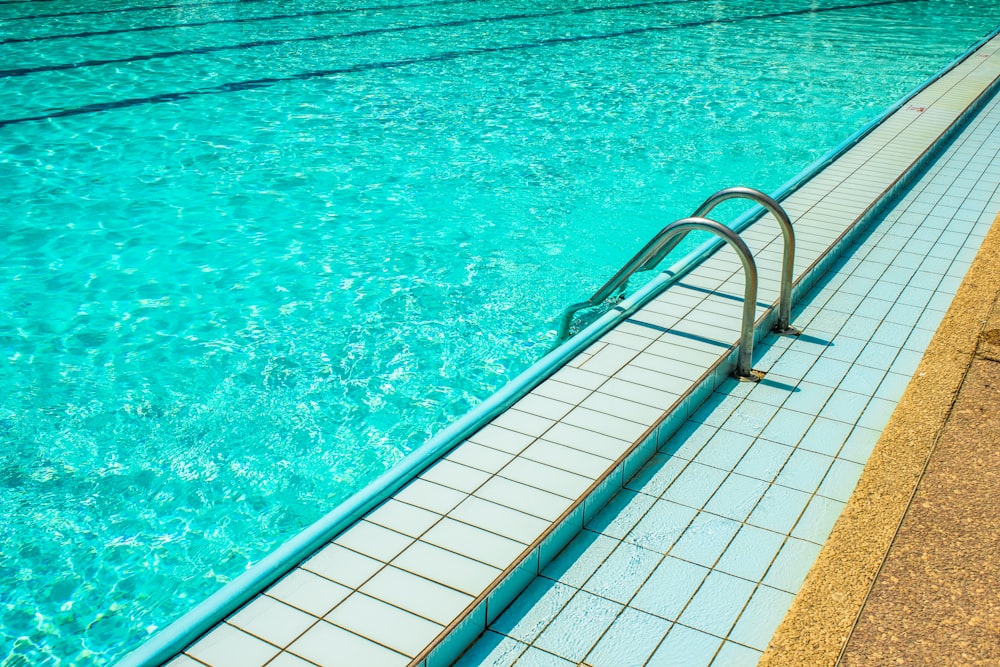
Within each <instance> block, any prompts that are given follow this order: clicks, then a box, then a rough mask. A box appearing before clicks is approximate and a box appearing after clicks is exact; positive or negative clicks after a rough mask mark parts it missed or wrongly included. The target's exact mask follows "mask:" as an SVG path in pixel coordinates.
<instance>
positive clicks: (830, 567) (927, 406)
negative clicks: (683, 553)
mask: <svg viewBox="0 0 1000 667" xmlns="http://www.w3.org/2000/svg"><path fill="white" fill-rule="evenodd" d="M998 300H1000V215H998V216H997V217H996V219H995V220H994V223H993V226H992V227H991V228H990V231H989V232H988V233H987V235H986V238H985V239H984V240H983V244H982V246H981V248H980V250H979V252H978V253H977V255H976V258H975V259H974V260H973V263H972V266H971V267H970V268H969V271H968V273H967V274H966V276H965V278H964V279H963V281H962V283H961V285H960V286H959V289H958V292H957V294H956V295H955V298H954V300H953V301H952V303H951V306H950V307H949V308H948V311H947V313H946V314H945V317H944V320H943V321H942V323H941V325H940V326H939V327H938V330H937V331H936V333H935V334H934V337H933V338H932V339H931V342H930V343H929V345H928V346H927V351H926V352H925V354H924V356H923V358H922V359H921V362H920V365H919V367H918V368H917V371H916V373H914V375H913V378H912V380H911V381H910V383H909V384H908V385H907V388H906V390H905V392H904V394H903V397H902V399H901V400H900V402H899V405H898V406H897V408H896V410H895V411H894V412H893V415H892V418H891V419H890V421H889V424H888V426H886V428H885V430H884V431H883V433H882V436H881V437H880V438H879V440H878V442H877V443H876V445H875V449H874V450H873V451H872V454H871V457H870V458H869V460H868V464H867V465H866V466H865V469H864V472H863V473H862V475H861V478H860V480H859V482H858V485H857V487H856V489H855V491H854V493H853V494H852V495H851V498H850V500H849V501H848V503H847V505H846V507H845V508H844V511H843V513H842V514H841V516H840V519H839V520H838V521H837V523H836V524H835V525H834V528H833V531H832V532H831V534H830V537H829V538H828V539H827V542H826V544H825V545H824V547H823V549H822V550H821V551H820V554H819V557H818V558H817V560H816V563H815V564H814V565H813V567H812V569H811V570H810V571H809V574H808V575H807V577H806V580H805V582H804V583H803V585H802V588H801V589H800V591H799V594H798V595H797V596H796V598H795V600H794V602H793V603H792V606H791V608H790V609H789V611H788V613H787V615H786V616H785V618H784V620H783V621H782V623H781V624H780V625H779V626H778V629H777V630H776V632H775V634H774V636H773V637H772V639H771V642H770V644H769V645H768V648H767V650H766V651H765V653H764V655H763V656H762V658H761V661H760V663H759V664H760V665H761V667H786V666H787V667H798V666H799V665H817V666H819V665H836V664H838V663H839V661H840V659H841V657H842V655H843V652H844V650H845V649H846V647H847V644H848V642H849V640H850V637H851V635H852V633H853V630H854V628H855V625H856V624H857V622H858V619H859V618H860V616H861V613H862V611H863V608H864V605H865V602H866V600H867V598H868V595H869V593H870V591H871V590H872V587H873V586H874V585H875V582H876V579H877V577H878V575H879V571H880V569H881V567H882V565H883V563H884V562H885V560H886V559H887V558H888V556H889V552H890V549H891V547H892V544H893V541H894V539H895V537H896V536H897V534H898V532H899V530H900V527H901V526H902V524H903V521H904V519H905V516H906V513H907V510H908V509H909V507H910V505H911V502H912V500H913V498H914V496H915V494H916V492H917V488H918V485H919V484H920V482H921V480H922V479H923V477H924V474H925V472H926V469H927V464H928V461H929V460H930V457H931V455H932V453H933V451H934V448H935V445H936V444H937V442H938V440H939V438H940V437H941V434H942V431H943V429H944V427H945V425H946V423H947V421H948V419H949V417H950V416H951V414H952V410H953V408H954V406H955V400H956V397H957V396H958V393H959V390H960V389H961V387H962V384H963V382H964V381H965V379H966V376H967V375H968V373H969V369H970V367H971V365H972V363H973V361H974V360H975V358H976V355H977V352H978V350H979V345H980V334H981V333H982V331H983V329H984V327H985V325H986V324H987V323H988V322H990V321H991V317H992V320H993V321H996V314H995V313H996V310H997V304H998ZM929 548H931V547H929ZM911 612H912V613H915V614H917V615H919V613H920V611H919V610H911ZM883 623H885V624H887V625H890V626H891V621H890V620H889V619H885V620H884V621H883Z"/></svg>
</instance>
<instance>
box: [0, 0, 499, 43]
mask: <svg viewBox="0 0 1000 667" xmlns="http://www.w3.org/2000/svg"><path fill="white" fill-rule="evenodd" d="M480 1H481V0H436V1H435V2H424V3H419V4H414V5H383V6H381V7H378V6H375V7H344V8H341V9H316V10H313V11H311V12H299V13H296V14H275V15H273V16H248V17H246V18H236V19H215V20H212V21H192V22H190V23H174V24H171V25H143V26H137V27H134V28H115V29H112V30H91V31H89V32H77V33H73V34H68V35H42V36H40V37H11V38H9V39H0V44H33V43H35V42H45V41H48V40H52V39H77V38H82V37H107V36H108V35H123V34H125V33H130V32H153V31H154V30H175V29H177V28H203V27H205V26H209V25H224V24H232V23H255V22H257V21H261V22H264V21H284V20H286V19H300V18H310V17H313V16H332V15H334V14H354V13H357V12H373V11H383V10H386V9H408V8H410V7H430V6H435V7H437V6H441V5H464V4H468V3H472V2H480Z"/></svg>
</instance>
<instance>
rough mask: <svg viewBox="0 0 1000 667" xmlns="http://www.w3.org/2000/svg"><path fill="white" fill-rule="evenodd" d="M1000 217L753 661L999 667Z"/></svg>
mask: <svg viewBox="0 0 1000 667" xmlns="http://www.w3.org/2000/svg"><path fill="white" fill-rule="evenodd" d="M998 398H1000V217H998V218H997V220H996V221H995V222H994V224H993V228H992V230H991V231H990V233H989V234H988V235H987V237H986V239H985V240H984V243H983V245H982V247H981V249H980V251H979V254H978V255H977V257H976V260H975V261H974V263H973V265H972V267H971V268H970V270H969V273H968V274H967V276H966V278H965V280H964V281H963V283H962V285H961V287H960V288H959V292H958V294H957V295H956V298H955V301H954V302H953V304H952V306H951V308H950V309H949V311H948V313H947V315H946V316H945V319H944V321H943V322H942V324H941V326H940V327H939V329H938V331H937V333H936V334H935V337H934V339H933V340H932V341H931V344H930V345H929V347H928V350H927V353H926V354H925V356H924V359H923V361H922V362H921V365H920V367H919V368H918V370H917V373H916V374H915V375H914V379H913V381H912V382H911V383H910V385H909V387H908V388H907V391H906V393H905V394H904V396H903V399H902V400H901V401H900V404H899V406H898V408H897V410H896V411H895V413H894V414H893V417H892V420H891V421H890V423H889V426H888V427H887V428H886V430H885V432H884V434H883V436H882V438H881V439H880V441H879V442H878V444H877V445H876V448H875V450H874V452H873V453H872V457H871V459H870V461H869V464H868V467H867V468H866V469H865V472H864V474H863V476H862V478H861V480H860V482H859V485H858V488H857V490H856V491H855V493H854V495H853V496H852V498H851V500H850V501H849V503H848V505H847V507H846V508H845V510H844V513H843V515H842V517H841V519H840V521H839V522H838V523H837V525H836V526H835V528H834V531H833V533H832V534H831V536H830V539H829V540H828V542H827V544H826V546H825V547H824V549H823V551H822V552H821V554H820V556H819V559H818V560H817V563H816V565H815V567H814V568H813V570H812V571H811V572H810V574H809V577H808V578H807V580H806V582H805V583H804V585H803V587H802V590H801V592H800V594H799V596H798V597H797V598H796V600H795V602H794V603H793V605H792V608H791V609H790V611H789V613H788V615H787V616H786V617H785V619H784V621H783V623H782V624H781V626H780V627H779V628H778V630H777V632H776V633H775V635H774V637H773V639H772V641H771V644H770V646H769V647H768V650H767V652H766V653H765V654H764V656H763V658H762V660H761V662H760V664H761V665H766V666H768V667H774V666H777V665H789V666H791V665H796V666H799V665H816V666H821V665H845V666H851V667H854V666H861V665H895V664H901V665H929V664H933V665H997V664H1000V592H998V591H1000V512H998V511H997V500H998V499H1000V411H998V410H997V400H998Z"/></svg>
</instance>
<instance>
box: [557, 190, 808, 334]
mask: <svg viewBox="0 0 1000 667" xmlns="http://www.w3.org/2000/svg"><path fill="white" fill-rule="evenodd" d="M728 199H750V200H752V201H754V202H757V203H758V204H760V205H761V206H763V207H764V208H766V209H767V210H768V211H770V213H771V214H772V215H773V216H774V217H775V219H776V220H777V221H778V224H779V226H780V227H781V234H782V237H783V239H784V250H783V254H782V262H781V288H780V297H779V302H778V321H777V323H776V324H775V327H774V331H775V332H777V333H782V334H798V333H799V332H798V330H797V329H795V328H794V327H792V326H791V322H790V321H791V311H792V269H793V266H794V263H795V232H794V230H793V229H792V221H791V219H790V218H789V217H788V214H787V213H786V212H785V210H784V209H783V208H781V205H780V204H778V202H777V201H775V200H774V199H772V198H771V197H769V196H768V195H766V194H764V193H763V192H760V191H759V190H754V189H753V188H747V187H742V186H740V187H734V188H726V189H724V190H719V191H718V192H716V193H715V194H714V195H712V196H711V197H709V198H708V199H706V200H705V201H704V202H703V203H702V204H701V206H699V207H698V209H697V210H696V211H695V212H694V214H693V215H692V216H691V217H692V218H703V217H704V216H706V215H707V214H708V213H709V212H710V211H711V210H712V209H714V208H715V207H716V206H718V205H719V204H720V203H722V202H723V201H726V200H728ZM688 231H690V230H688ZM662 234H663V231H662V230H661V232H660V234H657V235H656V236H655V237H653V239H652V240H650V241H649V243H647V244H646V245H645V246H644V247H643V248H642V250H640V251H639V252H638V253H636V254H635V256H633V257H632V259H630V260H629V261H628V262H627V263H626V264H625V265H624V266H622V268H620V269H618V271H617V272H616V273H615V275H613V276H611V279H610V280H608V281H607V282H606V283H604V285H603V286H601V288H600V289H598V290H597V291H596V292H594V294H593V296H591V297H590V298H589V299H587V300H586V301H582V302H580V303H574V304H572V305H571V306H569V307H567V308H566V310H565V311H563V314H562V317H561V319H560V323H559V332H558V335H557V338H556V340H557V341H563V340H566V339H567V338H569V334H570V327H571V326H572V323H573V316H574V315H575V314H576V313H577V312H579V311H581V310H583V309H585V308H593V307H594V306H597V305H600V304H601V303H603V302H604V301H605V300H607V299H608V297H610V296H611V295H612V294H613V293H614V291H615V290H616V289H621V291H622V292H624V290H625V286H626V285H627V284H628V280H629V278H630V277H632V275H633V274H635V273H638V272H639V271H649V270H652V269H654V268H655V267H656V266H657V265H658V264H659V263H660V262H661V261H663V258H664V257H666V256H667V255H668V254H669V253H670V251H672V250H673V249H674V248H676V247H677V245H678V244H679V243H680V242H681V241H682V240H684V237H685V236H687V234H688V232H687V231H685V232H684V233H682V234H678V235H676V236H674V237H672V239H670V240H668V241H667V242H666V243H663V244H662V246H661V245H660V244H661V243H662V239H661V235H662ZM653 246H657V247H659V249H658V250H651V249H652V248H653Z"/></svg>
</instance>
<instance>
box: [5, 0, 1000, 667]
mask: <svg viewBox="0 0 1000 667" xmlns="http://www.w3.org/2000/svg"><path fill="white" fill-rule="evenodd" d="M154 5H156V6H154ZM157 7H160V8H159V9H158V8H157ZM998 23H1000V7H998V6H996V5H995V3H994V2H991V1H981V2H944V1H938V0H898V1H891V2H875V3H862V2H853V3H851V2H836V1H831V0H824V1H822V2H821V1H819V0H809V1H806V0H767V1H764V2H748V1H744V2H724V1H711V2H710V1H699V0H690V1H687V2H682V1H678V0H664V1H660V2H639V3H635V2H633V3H624V2H622V3H621V4H619V5H608V4H602V3H599V2H590V3H588V2H582V1H580V0H576V1H571V2H564V1H560V2H556V1H555V0H549V1H548V2H528V1H521V2H499V1H495V2H487V1H475V0H438V1H431V2H409V3H403V2H385V1H383V2H381V3H379V2H358V3H356V4H353V5H351V4H347V3H343V2H319V1H316V0H312V1H308V2H307V1H301V2H281V3H279V2H274V1H269V0H257V1H250V0H243V1H226V0H223V1H219V2H211V1H201V2H188V3H177V2H173V3H171V2H169V0H159V1H158V2H155V1H154V0H149V2H148V4H143V5H141V6H140V5H139V4H137V3H131V4H130V3H128V2H120V1H114V2H111V1H108V2H86V3H85V2H82V1H74V0H50V1H46V2H19V1H4V2H0V183H2V184H3V188H0V201H2V211H3V219H2V221H0V229H2V230H3V234H2V237H0V238H2V246H0V247H2V253H3V259H2V262H0V352H2V356H0V359H2V360H3V363H2V364H0V386H3V387H4V391H3V392H2V394H0V438H2V447H0V516H2V517H3V519H2V521H3V526H2V527H3V531H2V534H0V582H3V584H2V585H0V647H3V648H4V649H5V650H4V651H0V664H2V665H3V666H4V667H8V666H12V665H41V664H52V665H57V664H58V665H68V664H92V663H94V664H100V663H104V662H108V661H110V660H112V659H114V658H115V657H117V656H120V655H122V654H123V653H124V652H126V651H128V650H129V649H131V648H133V647H134V646H135V645H137V644H138V643H139V642H141V641H142V639H143V638H144V637H145V636H146V635H147V633H149V632H152V631H154V630H155V629H156V628H159V627H162V626H163V625H165V624H167V623H169V622H170V621H171V620H172V619H174V618H176V617H177V616H179V615H180V614H181V613H183V612H184V611H186V610H187V609H189V608H190V607H191V606H193V605H194V604H196V603H197V602H198V601H200V600H201V599H203V598H204V597H206V596H207V595H208V594H209V593H211V592H212V591H214V590H216V589H217V588H218V587H219V586H220V585H221V584H222V583H224V582H226V581H228V580H230V579H231V578H232V577H233V576H235V575H236V574H238V573H239V572H241V571H243V570H244V569H245V568H246V567H247V566H248V564H250V563H252V562H254V561H255V560H256V559H259V558H260V557H261V555H262V554H264V553H266V552H268V551H269V550H270V549H272V548H274V547H275V546H276V545H277V544H279V543H281V542H282V541H283V540H285V539H287V538H288V537H289V536H290V535H292V534H294V533H295V532H297V531H298V530H299V529H301V528H302V527H303V526H304V525H306V524H308V523H310V522H311V521H313V520H314V519H316V518H318V517H319V516H320V515H322V514H324V513H325V512H326V511H327V510H329V509H330V508H331V507H332V506H334V505H335V504H336V503H337V502H339V501H341V500H343V499H344V498H345V497H347V496H348V495H350V494H351V493H352V492H354V491H356V490H357V489H358V488H360V487H361V486H363V485H364V484H365V482H366V481H368V480H370V479H371V478H373V477H374V476H376V475H377V474H378V473H380V472H382V471H383V470H385V469H386V468H387V467H388V466H390V465H391V464H392V463H393V462H395V461H397V460H399V459H400V458H401V457H402V456H404V455H405V454H406V453H407V452H408V451H410V450H412V449H413V448H414V447H416V446H417V445H419V444H420V443H421V442H422V441H423V440H424V439H426V438H427V437H428V435H429V434H431V433H434V432H435V431H437V430H439V429H440V428H441V427H442V426H443V425H444V424H447V423H448V422H449V421H451V420H453V419H455V418H456V417H457V416H459V415H461V414H462V413H464V412H465V411H466V410H467V409H468V408H469V407H470V406H472V405H474V404H475V403H477V402H478V401H481V400H482V399H483V398H484V397H485V396H487V395H489V394H490V393H491V392H492V391H494V390H495V389H497V388H498V387H499V386H501V385H502V384H503V383H504V382H506V381H507V380H508V379H510V378H511V377H513V375H515V374H516V373H517V372H518V371H519V370H521V369H523V368H524V367H526V366H527V365H528V364H530V363H531V362H532V361H533V360H534V359H536V358H537V357H538V356H539V355H540V354H541V353H542V352H544V351H545V350H546V349H547V348H548V346H549V345H550V343H551V340H552V337H553V335H554V328H555V321H556V317H557V316H558V314H559V312H560V311H561V309H562V308H563V307H564V306H565V305H566V304H568V303H571V302H574V301H579V300H581V299H582V298H585V297H586V296H588V295H589V294H590V292H591V291H592V290H593V289H594V288H596V287H597V286H599V285H600V284H601V283H602V282H603V281H604V279H605V278H606V277H607V276H608V275H609V274H610V273H611V272H613V271H614V270H615V269H616V268H617V267H618V265H620V264H621V263H622V262H623V261H624V260H625V259H627V258H628V257H629V256H630V255H631V254H632V253H633V252H634V251H635V250H636V249H637V248H638V247H639V246H641V244H642V243H644V242H645V241H646V239H647V238H648V237H649V236H650V235H651V234H652V233H653V232H655V231H656V230H657V229H659V228H660V227H662V226H663V224H665V223H666V222H669V221H671V220H673V219H676V218H678V217H682V216H684V215H686V214H687V213H689V212H690V211H691V210H692V209H693V208H694V207H695V206H696V205H697V204H698V203H700V202H701V200H703V199H704V198H705V197H706V196H707V195H709V194H711V193H712V192H714V191H715V190H717V189H719V188H721V187H725V186H728V185H733V184H737V183H740V184H746V185H751V186H755V187H758V188H761V189H763V190H765V191H766V190H773V189H775V188H776V187H778V186H779V185H780V184H781V183H783V182H784V181H785V180H787V179H788V178H790V177H791V176H793V175H794V174H795V173H797V172H798V171H799V170H800V169H802V168H803V167H804V166H805V165H806V164H807V163H809V162H811V161H812V160H813V159H815V158H816V157H818V156H819V155H821V154H823V153H824V152H826V151H827V150H829V149H830V148H831V147H833V146H834V145H836V144H837V143H839V142H840V141H841V140H842V139H843V138H845V137H846V136H848V135H849V134H850V133H851V132H852V131H853V130H854V129H856V128H857V127H858V126H860V125H861V124H862V123H864V122H866V121H868V120H870V119H871V118H873V117H875V116H876V115H877V114H878V113H879V112H881V110H882V109H884V108H885V107H887V106H889V105H890V104H891V103H892V102H894V101H895V100H896V99H897V98H898V97H899V96H900V95H902V94H903V93H905V92H907V91H908V90H910V89H911V88H913V87H914V86H916V85H917V84H919V83H920V82H921V81H922V80H923V79H925V78H926V77H927V76H928V75H930V74H932V73H934V72H935V71H937V70H938V69H939V68H940V67H942V66H943V65H945V64H946V63H947V62H949V61H950V60H951V59H952V58H953V57H954V56H956V55H957V54H959V53H961V52H962V51H964V50H965V49H966V48H967V47H968V46H969V45H970V44H972V43H973V42H974V41H975V40H976V39H978V38H979V37H981V36H982V35H984V34H986V33H987V32H988V31H989V30H991V29H993V28H994V27H995V26H996V25H997V24H998ZM720 211H721V209H720Z"/></svg>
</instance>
